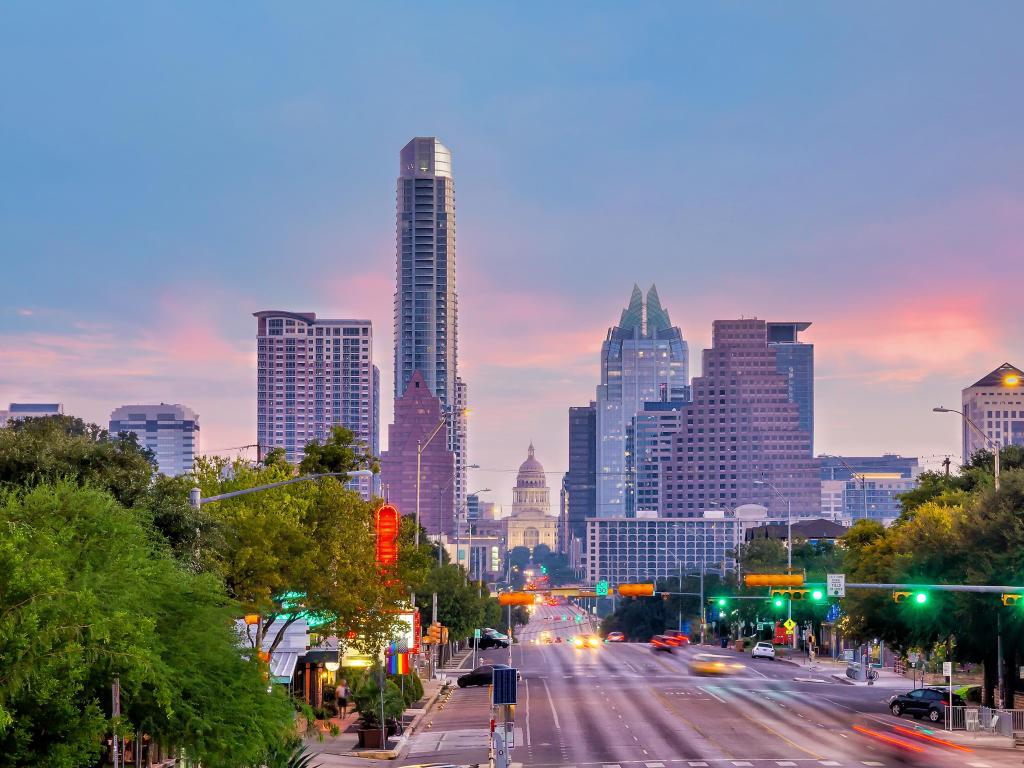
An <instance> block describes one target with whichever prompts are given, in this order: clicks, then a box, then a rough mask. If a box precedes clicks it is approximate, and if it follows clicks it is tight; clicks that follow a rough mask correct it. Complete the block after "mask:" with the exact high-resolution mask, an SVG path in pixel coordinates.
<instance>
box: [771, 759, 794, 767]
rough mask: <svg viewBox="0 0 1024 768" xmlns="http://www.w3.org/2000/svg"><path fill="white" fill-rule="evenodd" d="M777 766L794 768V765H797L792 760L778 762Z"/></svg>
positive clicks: (776, 762)
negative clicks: (792, 767) (791, 767)
mask: <svg viewBox="0 0 1024 768" xmlns="http://www.w3.org/2000/svg"><path fill="white" fill-rule="evenodd" d="M775 764H776V765H777V766H779V768H782V766H793V765H796V763H794V762H793V761H792V760H776V761H775Z"/></svg>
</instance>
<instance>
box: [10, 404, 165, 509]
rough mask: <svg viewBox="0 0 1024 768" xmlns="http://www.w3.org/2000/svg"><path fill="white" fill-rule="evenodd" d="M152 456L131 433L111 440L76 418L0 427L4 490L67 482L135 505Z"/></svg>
mask: <svg viewBox="0 0 1024 768" xmlns="http://www.w3.org/2000/svg"><path fill="white" fill-rule="evenodd" d="M153 473H154V463H153V454H152V452H151V451H149V450H148V449H146V448H143V447H142V446H140V445H139V442H138V440H137V439H136V437H135V435H134V434H133V433H122V434H121V435H118V436H117V437H111V436H110V434H109V433H108V432H107V431H106V430H105V429H100V427H98V426H97V425H95V424H87V423H85V422H84V421H82V420H81V419H78V418H74V417H72V416H45V417H41V418H27V419H18V420H16V421H14V422H13V423H11V424H10V425H8V426H7V427H6V428H4V429H0V488H21V487H25V486H31V485H35V484H37V483H42V482H54V481H57V480H61V479H64V478H68V479H72V480H74V481H75V482H77V483H78V484H79V485H86V484H89V485H92V486H95V487H97V488H103V489H106V490H108V491H110V493H111V494H112V495H113V496H114V498H115V499H117V500H118V501H119V502H121V503H122V504H125V505H126V506H131V505H132V504H134V503H135V502H136V500H138V499H139V498H140V497H141V496H142V495H143V494H145V493H146V490H147V489H148V488H149V485H150V482H151V481H152V478H153Z"/></svg>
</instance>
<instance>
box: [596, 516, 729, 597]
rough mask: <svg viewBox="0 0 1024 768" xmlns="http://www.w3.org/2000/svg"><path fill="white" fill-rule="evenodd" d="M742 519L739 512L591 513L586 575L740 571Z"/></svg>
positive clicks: (626, 577) (623, 577)
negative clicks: (679, 515) (674, 515)
mask: <svg viewBox="0 0 1024 768" xmlns="http://www.w3.org/2000/svg"><path fill="white" fill-rule="evenodd" d="M739 535H740V522H739V521H738V520H737V519H736V518H734V517H726V516H713V517H694V518H688V519H677V520H670V519H667V518H642V517H635V518H626V517H619V518H591V519H590V520H588V521H587V547H586V555H585V556H584V559H585V571H584V572H585V574H586V579H587V582H588V583H590V584H594V583H596V582H598V581H602V580H608V581H610V582H611V583H612V584H622V583H628V582H636V581H652V580H658V579H669V578H678V576H679V572H680V570H682V571H683V572H684V573H685V572H686V571H693V570H694V569H700V567H701V566H702V565H703V566H705V567H706V568H715V569H722V568H724V569H725V570H735V568H736V560H735V557H734V555H735V551H736V546H737V544H738V543H739Z"/></svg>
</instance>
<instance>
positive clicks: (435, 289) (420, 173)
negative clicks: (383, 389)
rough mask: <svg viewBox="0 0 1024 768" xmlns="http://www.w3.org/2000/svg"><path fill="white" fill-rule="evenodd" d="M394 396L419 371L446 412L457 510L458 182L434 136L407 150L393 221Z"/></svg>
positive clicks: (461, 445) (460, 447) (462, 445)
mask: <svg viewBox="0 0 1024 768" xmlns="http://www.w3.org/2000/svg"><path fill="white" fill-rule="evenodd" d="M396 241H397V264H396V290H395V397H396V398H398V397H401V396H402V395H403V393H404V392H405V391H406V389H407V388H408V386H409V382H410V381H411V380H412V377H413V374H414V373H415V372H416V371H419V372H420V373H421V374H422V375H423V380H424V382H425V384H426V386H427V388H428V389H429V390H430V393H431V394H433V395H435V396H436V397H437V398H438V399H439V400H440V401H441V407H442V408H443V409H444V410H445V412H446V413H448V414H449V421H448V432H447V439H448V448H449V450H451V451H452V453H453V454H454V455H455V475H456V476H455V505H456V508H461V507H462V505H463V503H464V501H465V495H466V442H467V441H466V419H465V412H466V403H467V393H466V387H465V384H464V383H463V382H462V381H461V379H459V376H458V333H459V328H458V295H457V294H456V292H455V185H454V181H453V179H452V155H451V151H450V150H449V149H448V148H447V147H446V146H444V145H443V144H442V143H441V142H440V141H438V140H437V139H436V138H434V137H417V138H415V139H413V140H412V141H410V142H409V143H408V144H406V145H405V147H404V148H403V149H402V152H401V155H400V169H399V176H398V194H397V216H396Z"/></svg>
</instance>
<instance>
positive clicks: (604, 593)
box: [594, 581, 608, 597]
mask: <svg viewBox="0 0 1024 768" xmlns="http://www.w3.org/2000/svg"><path fill="white" fill-rule="evenodd" d="M594 591H595V592H597V596H598V597H608V582H607V581H599V582H597V585H596V586H595V587H594Z"/></svg>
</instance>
